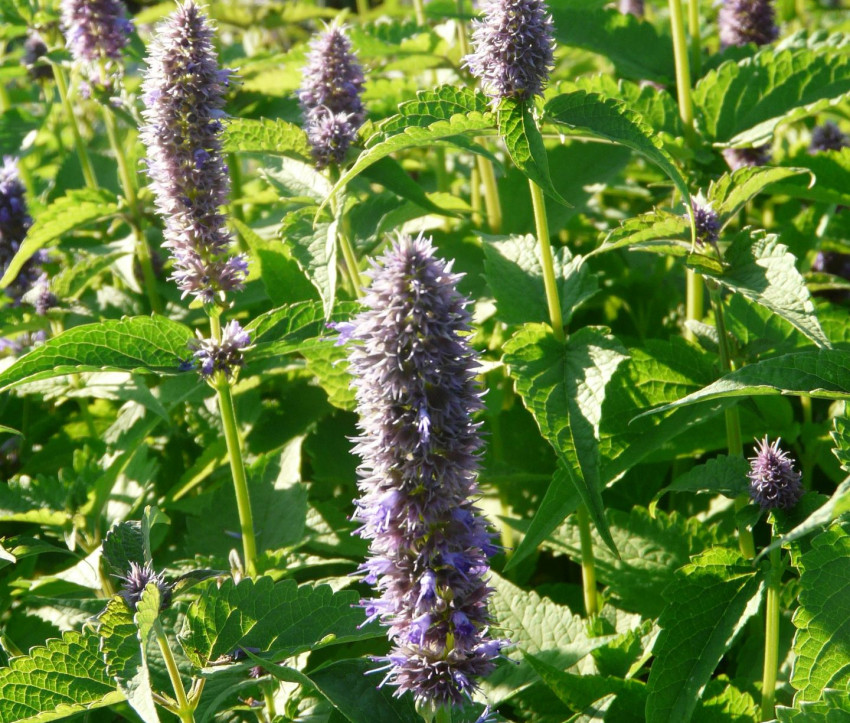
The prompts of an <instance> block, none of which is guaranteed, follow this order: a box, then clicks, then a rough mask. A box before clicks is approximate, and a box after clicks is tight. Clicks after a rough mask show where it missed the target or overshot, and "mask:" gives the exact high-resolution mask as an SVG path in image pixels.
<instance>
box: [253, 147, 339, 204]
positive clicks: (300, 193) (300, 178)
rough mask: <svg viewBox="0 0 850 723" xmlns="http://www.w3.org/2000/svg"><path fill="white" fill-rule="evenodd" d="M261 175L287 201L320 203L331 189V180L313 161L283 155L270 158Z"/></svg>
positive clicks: (260, 172) (261, 170)
mask: <svg viewBox="0 0 850 723" xmlns="http://www.w3.org/2000/svg"><path fill="white" fill-rule="evenodd" d="M259 175H260V176H262V177H263V178H264V179H265V180H266V181H267V182H268V183H269V185H271V187H272V188H273V189H274V190H275V191H277V192H278V193H279V194H280V196H281V198H285V199H287V202H290V201H291V202H301V203H319V202H321V201H322V199H325V198H327V197H328V194H329V193H330V191H331V182H330V181H329V180H328V179H327V177H326V176H325V175H324V174H323V173H321V172H320V171H317V170H316V167H315V166H314V165H313V163H312V161H311V162H309V163H306V162H304V161H299V160H297V159H295V158H287V157H282V156H281V157H277V158H269V159H267V164H266V165H265V167H263V168H261V169H260V171H259Z"/></svg>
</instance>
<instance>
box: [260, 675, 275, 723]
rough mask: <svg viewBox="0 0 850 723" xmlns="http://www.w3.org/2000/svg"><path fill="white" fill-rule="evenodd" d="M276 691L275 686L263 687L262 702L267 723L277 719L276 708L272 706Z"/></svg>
mask: <svg viewBox="0 0 850 723" xmlns="http://www.w3.org/2000/svg"><path fill="white" fill-rule="evenodd" d="M276 690H277V686H276V685H275V684H269V683H266V684H265V685H263V700H265V702H266V715H267V716H268V717H269V723H272V721H273V720H274V719H275V718H276V717H277V708H276V706H275V704H274V694H275V691H276Z"/></svg>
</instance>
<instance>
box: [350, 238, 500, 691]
mask: <svg viewBox="0 0 850 723" xmlns="http://www.w3.org/2000/svg"><path fill="white" fill-rule="evenodd" d="M370 275H371V277H372V283H371V285H370V287H369V289H368V292H367V294H366V296H365V298H364V304H365V306H366V310H365V311H363V312H362V313H360V314H359V315H358V316H357V317H355V319H354V320H353V323H350V324H346V325H339V326H338V327H337V328H338V329H339V330H340V332H341V334H342V337H343V342H344V343H348V344H349V354H348V358H349V361H350V371H351V373H352V374H353V377H354V381H353V382H352V385H353V387H354V389H355V390H356V396H357V411H358V413H359V415H360V422H359V428H360V431H361V434H360V436H359V437H358V438H357V439H356V442H357V445H356V447H355V450H354V451H355V453H356V454H358V455H359V456H360V457H361V460H362V461H361V464H360V466H359V468H358V475H359V477H360V482H359V487H360V491H361V497H360V499H359V500H358V501H357V503H356V505H357V511H356V513H355V519H357V520H359V521H360V522H361V523H362V526H361V527H360V529H359V530H358V534H360V535H361V536H362V537H364V538H366V539H368V540H369V541H370V544H369V550H370V557H369V559H368V560H367V561H366V562H365V563H364V564H363V565H362V566H361V571H362V572H363V574H364V576H365V578H364V579H365V581H366V582H369V583H372V584H374V585H375V588H376V590H377V591H378V593H379V594H378V596H377V597H375V598H372V599H367V600H364V601H362V603H361V605H362V606H363V607H364V609H365V610H366V615H367V619H369V620H372V619H378V620H380V621H381V623H382V624H383V625H385V626H387V628H388V635H389V638H390V640H391V641H392V643H393V648H392V650H391V651H390V653H389V655H387V656H386V657H384V658H380V659H379V660H380V661H381V662H383V663H384V667H383V668H381V670H385V671H386V675H385V678H384V682H385V683H390V684H392V685H395V686H397V691H396V695H401V694H403V693H404V692H405V691H410V692H411V694H412V695H413V696H414V697H415V698H416V700H417V702H419V703H421V704H435V705H448V704H455V705H458V704H461V703H462V702H463V700H464V699H465V698H466V697H468V696H469V695H470V694H471V693H472V692H473V691H474V690H475V689H476V687H477V683H476V679H477V678H478V677H480V676H483V675H487V674H488V673H489V672H490V671H491V670H492V669H493V667H494V662H493V661H494V659H495V658H496V657H498V656H499V651H500V650H501V648H502V647H503V646H504V644H505V643H504V641H500V640H494V639H493V638H491V637H490V635H489V633H488V625H489V622H490V620H489V615H488V612H487V600H488V598H489V597H490V594H491V592H492V591H491V589H490V588H489V587H488V586H487V584H486V582H485V579H486V575H487V572H488V570H489V564H488V559H489V557H490V556H492V555H493V554H494V553H495V552H496V547H495V546H494V545H493V543H492V537H491V533H490V531H489V530H488V527H487V524H486V521H485V520H484V519H483V517H482V516H481V514H480V511H479V510H478V508H477V507H476V506H475V504H474V500H475V498H476V496H477V494H478V487H477V481H476V479H477V467H478V453H479V451H480V449H481V438H480V435H479V431H478V424H477V423H476V422H474V421H473V420H472V414H473V413H474V412H476V411H477V410H479V409H481V407H482V404H481V399H480V391H479V389H478V386H477V384H476V381H475V374H476V370H477V368H478V364H477V361H476V355H475V352H474V351H473V350H472V349H471V348H470V346H469V344H468V342H467V340H466V334H467V333H468V332H469V320H470V317H469V313H468V311H467V309H466V307H467V304H468V301H467V299H465V298H464V297H463V296H461V295H460V294H459V293H458V291H457V289H456V285H457V282H458V280H459V278H460V276H459V275H457V274H453V273H452V271H451V264H450V263H449V264H447V263H446V262H444V261H442V260H440V259H438V258H435V257H434V248H433V247H432V246H431V242H430V239H427V238H423V237H422V236H420V237H418V238H416V239H412V238H410V237H406V236H402V237H400V238H399V239H398V240H396V241H395V242H394V243H393V244H392V246H391V248H390V249H389V250H388V251H387V252H386V253H385V254H384V256H383V257H382V258H381V259H380V261H379V262H378V263H375V264H374V265H373V268H372V270H371V272H370Z"/></svg>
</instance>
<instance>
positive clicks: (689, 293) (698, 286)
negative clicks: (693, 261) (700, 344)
mask: <svg viewBox="0 0 850 723" xmlns="http://www.w3.org/2000/svg"><path fill="white" fill-rule="evenodd" d="M704 313H705V286H704V284H703V281H702V276H700V275H699V274H698V273H697V272H696V271H694V270H693V269H685V318H686V319H687V320H688V321H702V317H703V314H704ZM685 336H686V338H688V339H690V340H691V341H693V340H694V339H695V337H694V334H693V332H691V330H690V329H687V330H686V332H685Z"/></svg>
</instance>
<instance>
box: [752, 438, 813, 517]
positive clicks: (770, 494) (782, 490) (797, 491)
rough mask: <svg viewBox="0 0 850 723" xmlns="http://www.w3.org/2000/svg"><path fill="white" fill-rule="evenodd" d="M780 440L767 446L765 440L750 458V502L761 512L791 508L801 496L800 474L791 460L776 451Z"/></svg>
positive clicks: (778, 449) (778, 450) (785, 454)
mask: <svg viewBox="0 0 850 723" xmlns="http://www.w3.org/2000/svg"><path fill="white" fill-rule="evenodd" d="M780 441H782V440H780V439H777V440H776V441H775V442H774V443H773V444H770V442H769V440H768V438H767V437H765V438H764V439H763V440H762V441H761V442H759V446H758V448H757V449H756V456H755V457H751V458H750V471H749V472H748V473H747V477H749V478H750V499H751V500H752V501H753V502H758V504H759V505H760V506H761V508H762V509H763V510H773V509H776V508H782V509H785V510H788V509H791V508H792V507H793V506H794V505H796V504H797V502H798V501H799V499H800V497H802V496H803V486H802V484H801V483H800V473H799V472H798V471H797V470H795V469H794V460H793V459H791V457H789V456H788V453H787V452H785V451H783V450H782V449H780V448H779V443H780Z"/></svg>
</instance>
